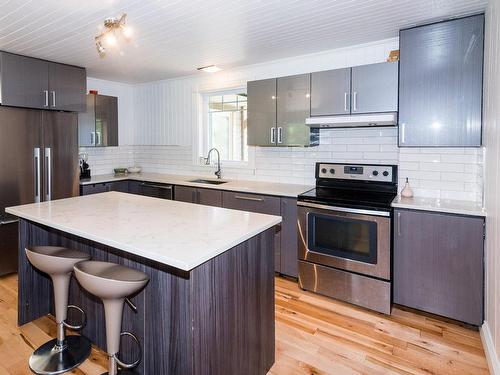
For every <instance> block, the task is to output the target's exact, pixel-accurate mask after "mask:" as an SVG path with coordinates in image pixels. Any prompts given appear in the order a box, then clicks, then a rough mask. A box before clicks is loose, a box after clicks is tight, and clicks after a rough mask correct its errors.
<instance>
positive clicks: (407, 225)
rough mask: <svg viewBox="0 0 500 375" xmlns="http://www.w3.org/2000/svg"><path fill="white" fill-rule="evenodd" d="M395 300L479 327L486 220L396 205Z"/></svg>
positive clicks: (482, 292)
mask: <svg viewBox="0 0 500 375" xmlns="http://www.w3.org/2000/svg"><path fill="white" fill-rule="evenodd" d="M394 215H395V216H394V217H395V225H394V283H393V286H394V302H395V303H397V304H400V305H404V306H408V307H412V308H415V309H419V310H423V311H427V312H430V313H433V314H438V315H442V316H445V317H448V318H452V319H456V320H459V321H462V322H465V323H468V324H472V325H475V326H480V325H481V324H482V323H483V317H484V314H483V300H484V254H483V248H484V219H483V218H482V217H472V216H461V215H453V214H444V213H434V212H425V211H414V210H404V209H396V210H395V212H394Z"/></svg>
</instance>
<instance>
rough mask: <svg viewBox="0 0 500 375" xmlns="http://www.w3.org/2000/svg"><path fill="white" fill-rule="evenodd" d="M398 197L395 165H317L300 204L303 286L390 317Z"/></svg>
mask: <svg viewBox="0 0 500 375" xmlns="http://www.w3.org/2000/svg"><path fill="white" fill-rule="evenodd" d="M396 194H397V166H395V165H367V164H356V165H348V164H337V163H317V164H316V188H315V189H312V190H310V191H308V192H306V193H304V194H302V195H300V196H299V197H298V202H297V204H298V225H299V285H300V287H301V288H303V289H306V290H310V291H313V292H316V293H320V294H324V295H327V296H330V297H334V298H337V299H340V300H343V301H346V302H350V303H353V304H356V305H359V306H363V307H366V308H369V309H372V310H376V311H379V312H383V313H386V314H390V311H391V237H392V236H391V230H392V211H391V203H392V200H393V199H394V198H395V196H396Z"/></svg>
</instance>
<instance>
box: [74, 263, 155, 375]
mask: <svg viewBox="0 0 500 375" xmlns="http://www.w3.org/2000/svg"><path fill="white" fill-rule="evenodd" d="M74 271H75V277H76V279H77V280H78V282H79V283H80V285H81V286H82V288H83V289H86V290H87V291H88V292H89V293H91V294H93V295H94V296H96V297H98V298H100V299H101V300H102V303H103V305H104V317H105V319H106V351H107V352H108V359H109V363H108V372H107V373H106V375H117V374H125V371H124V370H129V369H131V368H134V367H136V366H137V365H138V364H139V362H140V360H141V357H142V350H141V355H140V356H139V359H138V360H136V361H135V362H133V363H124V362H122V361H121V360H120V359H119V358H118V351H119V349H120V337H121V336H122V335H124V334H126V335H129V336H131V337H132V338H134V340H135V341H136V342H137V344H138V345H139V348H140V342H139V340H138V339H137V337H136V336H135V335H134V334H132V333H130V332H122V331H121V326H122V316H123V306H124V302H125V299H126V298H127V297H128V296H130V295H133V294H135V293H137V292H138V291H139V290H141V289H142V288H144V287H145V286H146V284H147V283H148V281H149V277H148V275H146V274H145V273H144V272H141V271H138V270H134V269H132V268H128V267H125V266H122V265H120V264H115V263H108V262H98V261H84V262H80V263H77V264H75V267H74ZM127 299H128V298H127ZM129 304H132V302H130V300H129ZM132 306H133V304H132ZM133 308H135V307H133ZM119 367H120V368H121V369H123V370H118V368H119ZM103 375H105V374H103Z"/></svg>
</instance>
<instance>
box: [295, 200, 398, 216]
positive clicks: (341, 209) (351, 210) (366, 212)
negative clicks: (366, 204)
mask: <svg viewBox="0 0 500 375" xmlns="http://www.w3.org/2000/svg"><path fill="white" fill-rule="evenodd" d="M297 206H302V207H310V208H319V209H322V210H328V211H337V212H348V213H351V214H360V215H373V216H385V217H390V216H391V213H390V212H387V211H372V210H363V209H359V208H347V207H337V206H327V205H324V204H317V203H309V202H302V201H299V202H297Z"/></svg>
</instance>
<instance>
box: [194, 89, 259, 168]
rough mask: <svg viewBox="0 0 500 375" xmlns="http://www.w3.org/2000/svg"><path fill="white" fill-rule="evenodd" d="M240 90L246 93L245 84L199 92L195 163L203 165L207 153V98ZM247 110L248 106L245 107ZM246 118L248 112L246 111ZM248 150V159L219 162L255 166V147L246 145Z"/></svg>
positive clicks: (233, 165) (230, 164) (208, 108)
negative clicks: (198, 127) (199, 106)
mask: <svg viewBox="0 0 500 375" xmlns="http://www.w3.org/2000/svg"><path fill="white" fill-rule="evenodd" d="M242 92H244V93H246V92H247V89H246V86H239V87H234V88H227V89H220V90H209V91H203V92H200V103H201V111H200V125H201V126H200V129H199V142H198V150H197V156H196V159H197V165H205V164H204V162H203V158H205V157H206V156H207V154H208V144H209V137H210V134H209V131H210V114H209V113H210V112H209V110H210V107H209V98H210V97H211V96H218V95H237V94H241V93H242ZM247 111H248V108H247ZM247 118H248V112H247ZM246 147H247V152H248V160H244V161H236V160H223V159H221V163H223V164H224V166H226V167H228V168H254V166H255V148H254V147H251V146H248V145H246Z"/></svg>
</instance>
